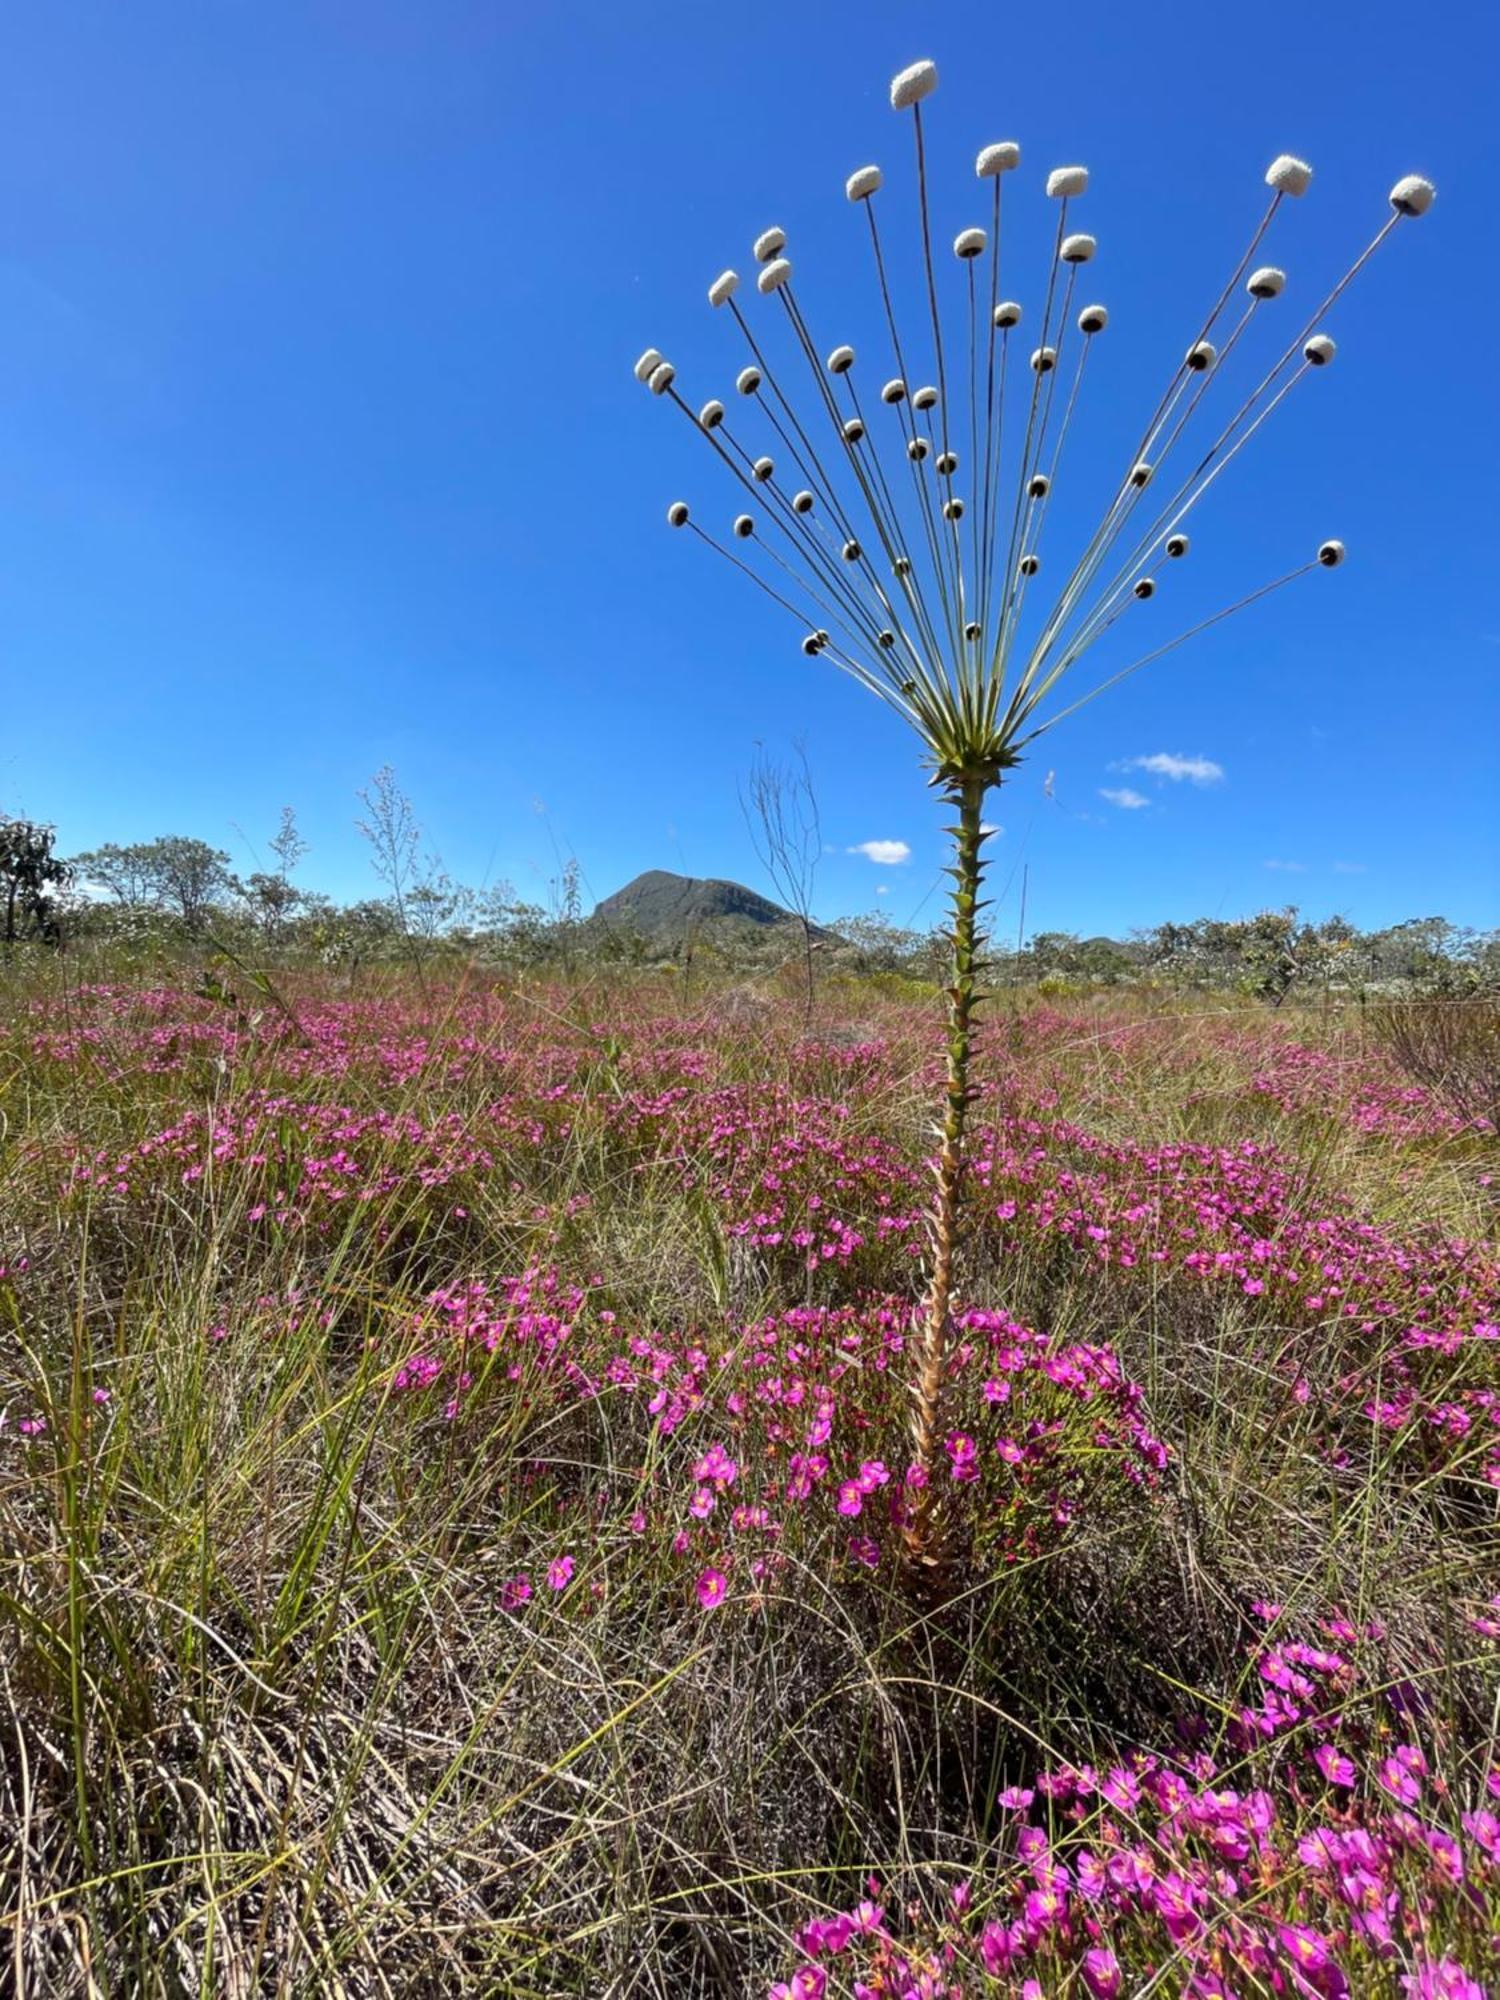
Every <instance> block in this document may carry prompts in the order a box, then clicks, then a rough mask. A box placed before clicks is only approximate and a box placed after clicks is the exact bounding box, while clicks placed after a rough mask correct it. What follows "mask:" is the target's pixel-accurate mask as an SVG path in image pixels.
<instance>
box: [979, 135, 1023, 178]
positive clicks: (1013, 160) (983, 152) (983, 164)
mask: <svg viewBox="0 0 1500 2000" xmlns="http://www.w3.org/2000/svg"><path fill="white" fill-rule="evenodd" d="M1020 164H1021V149H1020V147H1019V146H1018V145H1017V144H1016V142H1015V140H1014V139H1001V140H999V141H998V142H997V143H996V144H995V145H993V146H981V147H980V149H979V158H978V159H977V160H976V161H975V162H974V171H975V173H976V174H978V176H979V178H980V179H981V180H982V181H987V180H992V179H993V178H994V176H995V175H996V174H1008V173H1009V172H1010V171H1011V169H1012V168H1013V167H1018V166H1020Z"/></svg>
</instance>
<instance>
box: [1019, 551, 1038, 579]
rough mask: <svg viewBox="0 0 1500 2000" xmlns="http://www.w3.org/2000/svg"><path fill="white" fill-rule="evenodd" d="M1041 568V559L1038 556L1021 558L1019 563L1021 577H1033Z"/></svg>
mask: <svg viewBox="0 0 1500 2000" xmlns="http://www.w3.org/2000/svg"><path fill="white" fill-rule="evenodd" d="M1041 566H1042V559H1041V557H1040V556H1022V558H1021V561H1020V571H1021V574H1022V576H1035V575H1036V573H1037V571H1038V570H1039V569H1040V568H1041Z"/></svg>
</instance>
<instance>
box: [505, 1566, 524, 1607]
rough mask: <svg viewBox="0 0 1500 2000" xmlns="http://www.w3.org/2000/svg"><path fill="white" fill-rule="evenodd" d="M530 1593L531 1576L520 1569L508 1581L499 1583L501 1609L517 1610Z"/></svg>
mask: <svg viewBox="0 0 1500 2000" xmlns="http://www.w3.org/2000/svg"><path fill="white" fill-rule="evenodd" d="M530 1595H531V1578H530V1577H529V1576H528V1575H527V1574H526V1572H525V1570H521V1571H520V1572H519V1574H518V1575H516V1576H513V1577H512V1578H511V1579H510V1581H509V1582H508V1583H502V1584H501V1586H500V1607H501V1609H502V1610H503V1611H518V1610H519V1609H520V1608H521V1606H522V1605H523V1604H524V1603H525V1602H526V1600H527V1599H528V1598H529V1597H530Z"/></svg>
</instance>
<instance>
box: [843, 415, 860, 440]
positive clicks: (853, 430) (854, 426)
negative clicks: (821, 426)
mask: <svg viewBox="0 0 1500 2000" xmlns="http://www.w3.org/2000/svg"><path fill="white" fill-rule="evenodd" d="M864 434H865V427H864V425H863V424H862V423H861V422H860V420H859V418H858V417H850V418H849V419H848V420H847V421H846V422H845V424H844V443H845V444H858V443H859V441H860V439H861V438H862V437H863V436H864Z"/></svg>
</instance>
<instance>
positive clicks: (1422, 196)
mask: <svg viewBox="0 0 1500 2000" xmlns="http://www.w3.org/2000/svg"><path fill="white" fill-rule="evenodd" d="M1436 199H1437V189H1436V188H1435V187H1434V186H1433V185H1432V182H1431V181H1426V180H1423V178H1422V176H1421V175H1420V174H1403V175H1402V177H1401V179H1400V180H1399V181H1397V183H1396V185H1395V186H1394V187H1393V188H1392V189H1391V207H1392V208H1393V209H1395V211H1396V213H1397V214H1398V215H1425V214H1426V213H1427V211H1428V209H1429V208H1431V206H1432V204H1433V202H1434V201H1435V200H1436Z"/></svg>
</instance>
